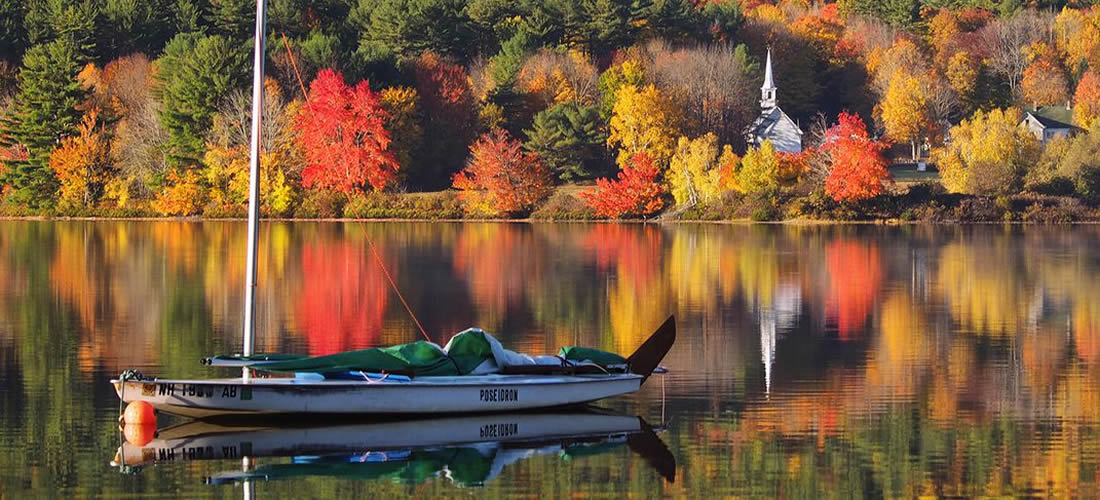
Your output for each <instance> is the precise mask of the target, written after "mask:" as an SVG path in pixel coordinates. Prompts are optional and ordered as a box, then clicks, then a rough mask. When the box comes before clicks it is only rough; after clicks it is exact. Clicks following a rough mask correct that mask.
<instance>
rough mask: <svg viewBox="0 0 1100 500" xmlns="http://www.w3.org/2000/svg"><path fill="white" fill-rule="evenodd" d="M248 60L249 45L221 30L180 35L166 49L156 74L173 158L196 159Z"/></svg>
mask: <svg viewBox="0 0 1100 500" xmlns="http://www.w3.org/2000/svg"><path fill="white" fill-rule="evenodd" d="M247 60H248V51H247V46H246V45H241V44H238V43H235V42H233V41H231V40H230V39H228V38H225V37H222V36H218V35H214V36H203V35H202V34H199V33H187V34H181V35H177V36H176V37H175V38H173V39H172V41H171V42H169V43H168V46H166V47H165V48H164V55H163V56H162V57H161V58H160V59H159V60H158V61H157V73H156V75H157V80H158V81H159V82H160V88H159V91H160V98H161V102H162V103H163V104H164V107H163V109H162V110H161V114H160V119H161V123H162V124H163V125H164V128H166V129H168V133H169V136H170V137H169V139H168V148H169V151H168V157H169V158H170V159H171V160H172V161H173V162H174V163H176V164H177V165H186V164H194V163H197V162H198V160H199V158H200V157H201V156H202V152H203V149H204V147H203V140H202V137H203V134H204V133H205V132H206V131H207V130H209V129H210V127H211V125H212V124H213V120H214V114H215V112H216V111H217V105H218V104H219V103H220V102H221V100H222V99H224V98H225V96H226V95H228V93H229V92H230V91H231V90H233V89H238V88H241V87H243V86H244V84H245V80H246V78H247V77H248V71H247V69H246V65H247Z"/></svg>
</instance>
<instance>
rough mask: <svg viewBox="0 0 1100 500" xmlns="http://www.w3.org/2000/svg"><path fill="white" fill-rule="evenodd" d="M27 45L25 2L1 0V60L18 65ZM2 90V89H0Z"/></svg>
mask: <svg viewBox="0 0 1100 500" xmlns="http://www.w3.org/2000/svg"><path fill="white" fill-rule="evenodd" d="M26 44H27V32H26V30H25V29H24V28H23V2H22V1H20V0H0V60H6V61H8V62H11V63H16V62H18V61H19V58H20V57H21V56H22V55H23V50H24V49H25V48H26ZM0 90H2V89H0Z"/></svg>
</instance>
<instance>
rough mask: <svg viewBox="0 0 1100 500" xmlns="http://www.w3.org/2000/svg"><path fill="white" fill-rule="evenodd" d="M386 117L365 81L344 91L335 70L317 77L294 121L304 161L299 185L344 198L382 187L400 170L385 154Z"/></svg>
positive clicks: (388, 139) (341, 79) (325, 71)
mask: <svg viewBox="0 0 1100 500" xmlns="http://www.w3.org/2000/svg"><path fill="white" fill-rule="evenodd" d="M388 118H389V115H388V114H387V113H386V111H385V110H384V109H382V105H381V99H380V98H379V96H378V94H376V93H375V92H373V91H372V90H371V89H370V84H368V83H367V82H366V81H362V82H359V83H358V84H357V85H355V86H354V87H349V86H348V85H347V83H345V82H344V76H343V75H342V74H341V73H339V72H336V71H333V70H331V69H329V70H323V71H321V72H320V73H318V74H317V78H316V79H314V80H313V82H311V83H310V85H309V96H308V98H307V99H306V103H305V108H304V112H303V113H302V114H301V115H299V117H298V133H299V136H298V137H299V141H300V144H301V147H302V149H303V150H304V151H305V156H306V163H307V167H306V168H305V170H303V171H302V185H303V186H305V187H307V188H319V189H332V190H336V191H339V192H341V193H344V194H345V195H347V196H349V197H350V196H351V195H353V194H355V193H357V192H359V191H361V190H363V189H364V188H365V187H367V186H369V187H371V188H373V189H374V190H376V191H381V190H382V189H385V188H386V186H387V185H389V184H390V183H392V182H393V181H394V180H395V179H396V177H397V171H398V169H399V167H400V166H399V165H398V164H397V160H396V159H394V156H393V152H392V151H390V150H389V146H390V134H389V132H387V131H386V129H385V123H386V120H387V119H388Z"/></svg>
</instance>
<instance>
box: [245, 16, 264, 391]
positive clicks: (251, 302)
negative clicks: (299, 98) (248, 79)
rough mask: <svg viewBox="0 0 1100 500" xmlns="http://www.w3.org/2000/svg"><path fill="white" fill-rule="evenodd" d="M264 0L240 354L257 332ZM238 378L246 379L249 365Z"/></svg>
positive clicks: (255, 51)
mask: <svg viewBox="0 0 1100 500" xmlns="http://www.w3.org/2000/svg"><path fill="white" fill-rule="evenodd" d="M266 10H267V0H256V33H255V41H254V43H253V47H252V141H251V144H250V146H249V162H248V163H249V171H248V257H247V261H246V268H245V276H246V278H245V284H244V332H243V333H244V346H243V349H242V354H244V355H245V356H251V355H252V344H253V338H254V337H255V333H256V321H255V320H256V242H257V240H258V237H257V234H258V233H259V226H260V143H261V140H260V139H261V137H260V135H261V125H262V124H263V111H264V106H263V103H264V32H265V31H267V30H266V24H267V17H266ZM241 370H242V371H241V377H242V379H243V380H244V381H245V382H248V381H249V371H248V367H244V368H242V369H241Z"/></svg>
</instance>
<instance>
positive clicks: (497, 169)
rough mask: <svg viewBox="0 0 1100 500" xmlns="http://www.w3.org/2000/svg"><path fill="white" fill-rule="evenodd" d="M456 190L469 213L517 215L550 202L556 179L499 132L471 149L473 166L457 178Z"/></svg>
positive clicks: (487, 134) (509, 138)
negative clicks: (553, 179)
mask: <svg viewBox="0 0 1100 500" xmlns="http://www.w3.org/2000/svg"><path fill="white" fill-rule="evenodd" d="M454 187H455V188H456V189H459V190H461V191H462V192H461V193H459V197H460V198H461V199H462V200H463V201H464V202H465V203H466V211H467V212H469V213H472V214H484V215H500V214H504V215H515V214H522V213H527V212H530V211H531V210H532V209H533V208H534V207H535V205H536V204H537V203H539V202H541V201H542V200H544V199H546V197H547V196H549V195H550V191H551V189H552V179H551V177H550V171H549V169H547V168H546V167H545V166H544V165H543V164H542V162H541V161H540V160H539V158H538V156H536V155H535V154H533V153H529V152H525V151H523V148H522V145H521V144H520V143H519V141H517V140H515V139H513V138H511V137H510V136H509V135H508V132H506V131H504V130H502V129H496V130H493V131H492V132H489V133H486V134H484V135H482V136H481V137H480V138H479V139H478V140H477V141H476V142H474V144H473V145H472V146H470V162H469V164H467V165H466V168H465V169H464V170H463V171H461V172H459V173H458V174H457V175H455V178H454Z"/></svg>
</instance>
